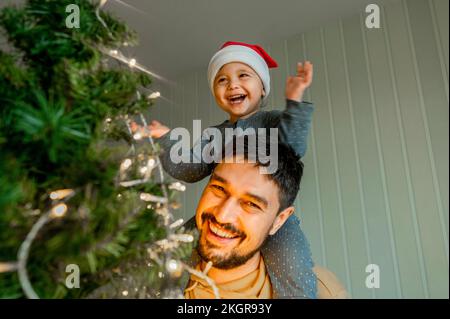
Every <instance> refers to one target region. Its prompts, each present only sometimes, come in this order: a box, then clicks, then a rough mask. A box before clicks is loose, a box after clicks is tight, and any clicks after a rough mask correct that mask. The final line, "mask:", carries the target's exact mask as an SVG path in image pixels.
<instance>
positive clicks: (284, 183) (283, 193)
mask: <svg viewBox="0 0 450 319" xmlns="http://www.w3.org/2000/svg"><path fill="white" fill-rule="evenodd" d="M245 137H246V136H243V137H233V140H232V143H233V147H232V150H233V153H232V154H231V152H230V154H226V152H225V150H226V147H227V145H228V144H227V145H225V146H224V147H223V150H222V159H224V158H225V157H226V156H231V155H232V156H237V155H242V156H243V157H244V159H245V160H248V159H249V154H250V153H249V152H253V153H251V154H259V153H258V150H257V149H256V150H255V149H254V148H253V146H252V145H250V146H249V143H248V138H245ZM257 138H258V136H257ZM266 141H267V142H266V145H265V147H266V149H265V150H263V153H264V154H267V150H270V143H278V139H276V141H274V140H273V139H272V141H271V140H270V138H269V137H267V138H266ZM230 143H231V141H230ZM238 143H241V144H240V145H243V148H240V147H236V146H237V145H238ZM229 147H230V146H229ZM257 147H258V143H256V148H257ZM230 149H231V147H230ZM274 155H277V156H278V167H277V169H276V171H275V172H274V173H272V174H265V175H266V176H267V178H268V179H269V180H271V181H273V182H274V183H275V184H276V185H277V186H278V200H279V202H280V207H279V209H278V213H280V212H282V211H283V210H284V209H286V208H288V207H289V206H292V205H293V203H294V201H295V198H296V197H297V194H298V192H299V190H300V181H301V179H302V176H303V167H304V165H303V162H302V161H301V160H300V157H299V156H297V155H296V154H295V152H294V150H293V149H292V148H291V147H289V146H288V145H285V144H282V143H278V152H277V154H270V157H272V156H274ZM250 158H251V159H252V160H254V161H256V163H255V165H256V166H264V167H267V166H269V164H270V162H261V161H260V159H259V158H258V156H256V159H255V157H254V156H253V157H252V156H250ZM265 159H267V158H265ZM215 165H217V164H215Z"/></svg>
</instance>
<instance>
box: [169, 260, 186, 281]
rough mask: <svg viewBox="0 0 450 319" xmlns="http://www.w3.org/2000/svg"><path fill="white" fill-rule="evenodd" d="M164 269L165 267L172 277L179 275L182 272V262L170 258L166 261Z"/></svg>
mask: <svg viewBox="0 0 450 319" xmlns="http://www.w3.org/2000/svg"><path fill="white" fill-rule="evenodd" d="M166 269H167V272H168V273H169V275H170V276H171V277H174V278H178V277H180V276H181V275H182V273H183V266H182V264H181V263H180V262H179V261H178V260H175V259H170V260H168V261H167V263H166Z"/></svg>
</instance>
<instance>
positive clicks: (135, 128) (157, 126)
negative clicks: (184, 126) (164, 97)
mask: <svg viewBox="0 0 450 319" xmlns="http://www.w3.org/2000/svg"><path fill="white" fill-rule="evenodd" d="M130 128H131V131H132V132H133V133H136V132H139V133H140V134H141V136H142V137H148V136H151V137H155V138H159V137H161V136H163V135H164V134H166V133H167V132H169V131H170V128H168V127H167V126H165V125H163V124H161V123H160V122H158V121H156V120H153V121H152V123H151V124H150V125H148V127H147V129H145V128H144V127H142V126H140V125H139V124H137V123H136V122H131V124H130Z"/></svg>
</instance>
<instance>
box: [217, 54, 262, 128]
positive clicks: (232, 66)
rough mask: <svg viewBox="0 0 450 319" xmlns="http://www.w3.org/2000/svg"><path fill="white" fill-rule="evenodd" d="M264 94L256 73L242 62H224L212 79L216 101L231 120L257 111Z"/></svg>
mask: <svg viewBox="0 0 450 319" xmlns="http://www.w3.org/2000/svg"><path fill="white" fill-rule="evenodd" d="M264 95H265V92H264V88H263V84H262V81H261V79H260V78H259V76H258V74H257V73H256V72H255V71H254V70H253V69H252V68H251V67H249V66H248V65H247V64H244V63H240V62H231V63H227V64H225V65H224V66H223V67H222V68H221V69H220V70H219V72H218V73H217V75H216V78H215V79H214V97H215V98H216V102H217V104H219V106H220V107H221V108H222V109H223V110H224V111H225V112H227V113H228V114H229V115H230V120H231V121H233V122H234V121H236V120H237V119H240V118H245V117H246V116H247V115H250V114H252V113H254V112H255V111H257V110H258V109H259V105H260V103H261V97H262V96H264Z"/></svg>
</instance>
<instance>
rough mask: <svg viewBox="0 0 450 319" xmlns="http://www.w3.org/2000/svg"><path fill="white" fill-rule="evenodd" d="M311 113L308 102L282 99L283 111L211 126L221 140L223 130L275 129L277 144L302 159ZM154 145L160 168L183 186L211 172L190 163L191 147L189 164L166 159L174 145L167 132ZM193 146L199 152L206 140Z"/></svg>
mask: <svg viewBox="0 0 450 319" xmlns="http://www.w3.org/2000/svg"><path fill="white" fill-rule="evenodd" d="M313 111H314V105H313V104H312V103H309V102H297V101H293V100H286V109H285V110H284V111H278V110H273V111H258V112H256V113H255V114H253V115H252V116H250V117H249V118H246V119H240V120H237V121H236V122H235V123H231V122H230V121H229V120H226V121H224V122H223V123H221V124H219V125H216V126H213V127H215V128H217V129H219V130H220V132H221V133H222V137H225V128H237V127H240V128H242V129H243V130H245V129H247V128H254V129H258V128H266V129H267V130H269V129H270V128H278V141H279V142H280V143H284V144H286V145H288V146H290V147H291V148H292V149H293V150H294V152H295V153H296V154H297V156H299V157H303V156H304V155H305V152H306V146H307V139H308V133H309V130H310V127H311V119H312V113H313ZM156 142H158V143H159V144H160V146H161V148H162V153H161V155H160V159H161V163H162V166H163V167H164V169H165V170H166V172H167V173H168V174H169V175H170V176H172V177H174V178H176V179H179V180H181V181H184V182H187V183H195V182H198V181H200V180H202V179H203V178H205V177H206V176H209V175H210V174H211V173H212V170H213V169H214V164H208V163H205V162H201V160H200V163H194V161H193V160H192V159H193V158H194V156H195V154H194V151H193V149H194V147H193V148H191V154H190V156H191V160H190V163H183V162H181V163H173V162H172V160H171V159H170V148H171V147H172V146H173V145H174V144H175V143H177V140H171V139H170V132H168V133H166V134H165V135H163V136H162V137H160V138H159V139H156ZM197 143H201V150H203V148H204V147H205V146H206V145H207V144H208V143H210V140H208V139H203V138H202V139H201V140H200V141H197Z"/></svg>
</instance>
